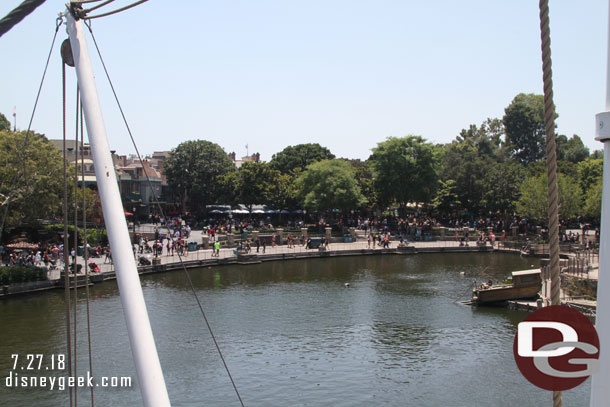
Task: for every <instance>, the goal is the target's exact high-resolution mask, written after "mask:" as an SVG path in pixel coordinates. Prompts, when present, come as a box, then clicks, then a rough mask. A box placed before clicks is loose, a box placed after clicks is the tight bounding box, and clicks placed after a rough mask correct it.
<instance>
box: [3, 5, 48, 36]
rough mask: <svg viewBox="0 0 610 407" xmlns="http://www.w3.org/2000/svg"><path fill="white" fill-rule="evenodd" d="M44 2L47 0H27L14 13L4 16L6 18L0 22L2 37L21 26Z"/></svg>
mask: <svg viewBox="0 0 610 407" xmlns="http://www.w3.org/2000/svg"><path fill="white" fill-rule="evenodd" d="M44 2H45V0H25V1H24V2H23V3H21V4H20V5H18V6H17V7H16V8H15V9H13V11H11V12H10V13H8V14H7V15H6V16H4V18H3V19H2V20H0V37H2V36H3V35H4V34H6V33H7V32H8V31H10V29H11V28H13V27H14V26H16V25H17V24H19V22H20V21H21V20H23V19H24V18H26V17H27V16H28V15H30V14H32V13H33V12H34V10H36V9H37V8H38V6H40V5H42V3H44Z"/></svg>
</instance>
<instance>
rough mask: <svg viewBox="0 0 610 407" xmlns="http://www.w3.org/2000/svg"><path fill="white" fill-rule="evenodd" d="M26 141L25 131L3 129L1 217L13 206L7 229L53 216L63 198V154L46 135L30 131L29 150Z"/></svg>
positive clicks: (0, 137) (0, 148) (0, 136)
mask: <svg viewBox="0 0 610 407" xmlns="http://www.w3.org/2000/svg"><path fill="white" fill-rule="evenodd" d="M24 141H25V132H9V131H6V130H2V131H0V163H1V165H0V206H1V207H2V213H1V214H0V216H4V210H5V209H6V208H7V206H8V209H9V210H8V212H7V214H8V215H7V220H6V224H5V228H6V227H11V226H16V225H25V224H32V223H36V222H37V220H40V219H49V218H51V217H52V216H54V215H56V214H58V212H59V207H60V206H59V205H60V202H61V200H62V199H63V159H62V157H61V153H60V152H59V151H58V150H57V149H56V148H55V147H53V145H52V144H51V143H50V142H49V141H48V140H47V139H46V137H45V136H44V135H42V134H37V133H35V132H30V133H29V136H28V143H27V146H26V147H25V149H23V146H24ZM68 182H70V181H68ZM68 185H70V184H68ZM0 222H1V221H0Z"/></svg>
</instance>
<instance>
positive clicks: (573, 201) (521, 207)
mask: <svg viewBox="0 0 610 407" xmlns="http://www.w3.org/2000/svg"><path fill="white" fill-rule="evenodd" d="M547 182H548V181H547V176H546V174H541V175H538V176H533V177H528V178H526V179H525V181H523V184H521V198H519V201H518V202H517V203H516V207H517V213H518V214H519V215H521V216H525V217H527V218H530V219H533V220H535V221H538V222H541V223H545V222H547V221H548V203H547V202H548V198H547V191H548V189H547V188H548V187H547ZM557 184H558V189H559V217H560V218H561V219H571V218H573V217H574V216H577V215H579V214H580V212H581V207H582V204H581V202H582V201H581V196H582V193H581V191H580V187H579V186H578V183H577V182H576V180H574V179H573V178H571V177H568V176H566V175H563V174H558V177H557Z"/></svg>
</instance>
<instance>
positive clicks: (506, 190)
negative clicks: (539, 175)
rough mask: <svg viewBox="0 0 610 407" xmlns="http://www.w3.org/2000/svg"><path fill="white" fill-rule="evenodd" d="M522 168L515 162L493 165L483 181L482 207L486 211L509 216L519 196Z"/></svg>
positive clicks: (523, 172) (523, 171) (522, 175)
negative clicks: (498, 212)
mask: <svg viewBox="0 0 610 407" xmlns="http://www.w3.org/2000/svg"><path fill="white" fill-rule="evenodd" d="M524 174H525V170H524V168H523V167H522V166H521V165H520V164H519V163H517V162H516V161H507V162H504V163H499V164H495V165H493V166H492V167H491V168H490V169H489V172H487V174H485V177H484V179H483V201H482V203H483V205H484V207H485V208H486V210H487V211H491V212H496V211H500V212H502V213H505V214H510V213H512V212H513V211H514V210H515V202H516V201H518V200H519V195H520V194H521V188H520V187H521V182H522V180H523V177H524Z"/></svg>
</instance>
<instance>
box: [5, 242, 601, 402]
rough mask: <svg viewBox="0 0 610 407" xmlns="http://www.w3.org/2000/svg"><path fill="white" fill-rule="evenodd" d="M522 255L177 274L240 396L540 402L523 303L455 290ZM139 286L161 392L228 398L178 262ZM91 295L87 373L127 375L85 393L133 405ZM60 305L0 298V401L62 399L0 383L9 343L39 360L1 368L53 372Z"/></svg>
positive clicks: (114, 321) (51, 299) (102, 302)
mask: <svg viewBox="0 0 610 407" xmlns="http://www.w3.org/2000/svg"><path fill="white" fill-rule="evenodd" d="M532 264H536V265H537V262H536V263H535V261H534V260H532V259H521V258H519V257H518V256H513V255H501V254H494V255H492V254H475V255H473V254H434V255H433V254H420V255H416V256H367V257H349V258H331V259H312V260H298V261H288V262H272V263H265V264H261V265H254V266H226V267H217V268H204V269H197V270H191V275H192V278H193V281H194V283H195V286H196V287H197V291H198V294H199V296H200V298H201V300H202V302H203V304H204V307H205V309H206V312H207V315H208V318H209V320H210V322H211V324H212V326H213V327H214V329H215V334H216V336H217V339H218V341H219V343H220V346H221V347H222V349H223V351H224V354H225V357H226V360H227V363H228V365H229V367H230V368H231V372H232V374H233V377H234V379H235V381H236V383H237V385H238V387H239V389H240V392H241V395H242V398H243V399H244V402H245V404H246V406H405V405H408V406H473V405H475V406H515V405H528V406H529V405H552V402H551V394H550V393H548V392H546V391H543V390H539V389H537V388H535V387H533V386H532V385H531V384H529V383H528V382H527V381H526V380H525V379H524V378H523V377H522V376H521V374H520V373H519V371H518V370H517V368H516V365H515V363H514V359H513V355H512V342H513V336H514V333H515V330H516V324H517V323H518V322H520V321H521V320H522V319H523V318H525V316H526V314H525V313H521V312H510V311H507V310H504V309H485V308H478V309H476V308H471V307H467V306H462V305H459V304H457V303H456V302H455V300H456V299H458V298H460V297H461V296H462V295H463V294H465V293H467V292H468V291H469V289H468V288H469V285H470V283H471V282H472V280H473V278H474V277H475V276H478V280H479V281H481V280H483V279H485V280H486V279H487V277H481V275H482V273H484V274H486V275H492V276H494V277H496V278H498V279H500V278H503V277H505V276H506V275H508V274H509V272H510V271H514V270H521V269H526V268H530V265H532ZM461 271H464V272H466V274H467V275H466V277H462V276H460V272H461ZM345 282H350V284H351V286H350V287H349V288H346V287H345V285H344V283H345ZM143 285H144V295H145V297H146V301H147V305H148V310H149V314H150V319H151V322H152V324H153V330H154V332H155V337H156V341H157V347H158V351H159V355H160V358H161V363H162V366H163V368H164V374H165V380H166V382H167V385H168V389H169V394H170V399H171V400H172V404H173V405H174V406H203V405H206V406H231V405H239V404H238V402H237V399H236V396H235V394H234V393H233V390H232V387H231V385H230V382H229V380H228V378H227V376H226V373H225V372H224V370H223V367H222V362H221V361H220V359H219V358H218V356H217V354H216V351H215V349H214V347H213V344H212V341H211V339H210V336H209V334H208V332H207V331H206V329H205V326H204V324H203V321H202V318H201V315H200V313H199V309H198V307H197V304H196V302H195V300H194V298H193V296H192V294H191V293H190V291H189V289H188V286H187V283H186V279H185V277H184V274H183V273H182V272H171V273H166V274H157V275H153V276H148V277H145V278H144V280H143ZM81 291H82V290H81ZM82 294H84V293H82ZM91 294H92V297H93V299H92V302H91V315H92V320H93V327H92V331H93V332H92V333H93V349H94V375H95V376H96V377H99V376H131V377H132V378H133V386H132V388H96V389H95V397H96V405H99V406H137V405H141V396H140V391H139V389H138V387H137V378H136V374H135V370H134V368H133V362H132V359H131V351H130V349H129V341H128V338H127V333H126V328H125V322H124V318H123V315H122V310H121V304H120V299H119V297H118V289H117V286H116V284H114V283H112V282H110V283H104V284H98V285H96V286H94V287H92V288H91ZM81 298H84V296H82V297H81ZM64 312H65V310H64V303H63V293H62V292H60V291H57V292H49V293H44V294H39V295H33V296H25V297H19V298H12V299H9V300H3V301H0V326H2V329H1V330H0V372H1V374H2V377H3V379H2V380H3V382H2V386H0V405H6V406H34V407H35V406H55V405H68V393H67V391H66V390H64V391H60V390H53V391H50V390H49V389H48V388H46V389H41V388H38V389H32V388H29V389H22V388H7V387H6V386H5V384H6V383H5V377H6V376H7V375H8V374H9V372H10V371H11V369H12V366H13V360H12V359H11V354H19V355H21V356H22V357H25V355H26V354H43V355H45V356H44V357H45V358H46V359H45V360H44V362H43V365H42V368H41V370H40V371H38V370H34V371H32V372H29V373H28V371H27V370H25V371H21V370H19V367H18V369H17V371H16V372H14V373H19V374H24V375H36V376H43V375H51V376H61V375H66V373H65V372H61V371H57V370H56V371H45V366H47V361H48V360H49V359H48V358H49V357H50V355H51V354H59V353H65V350H66V346H65V325H64V315H65V314H64ZM78 327H79V334H78V348H79V355H80V356H79V358H78V372H79V374H86V370H87V368H86V365H88V361H87V359H86V354H87V345H86V336H85V333H86V330H85V328H86V327H85V303H84V302H81V303H79V306H78ZM24 372H25V373H24ZM589 388H590V384H589V381H587V382H585V384H584V385H582V386H580V387H578V388H577V389H574V390H571V391H568V392H565V393H564V403H565V405H569V406H586V405H588V403H589V391H590V390H589ZM88 396H89V391H88V390H87V389H83V390H79V392H78V402H79V405H90V404H89V403H90V401H89V400H88V399H87V397H88Z"/></svg>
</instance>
